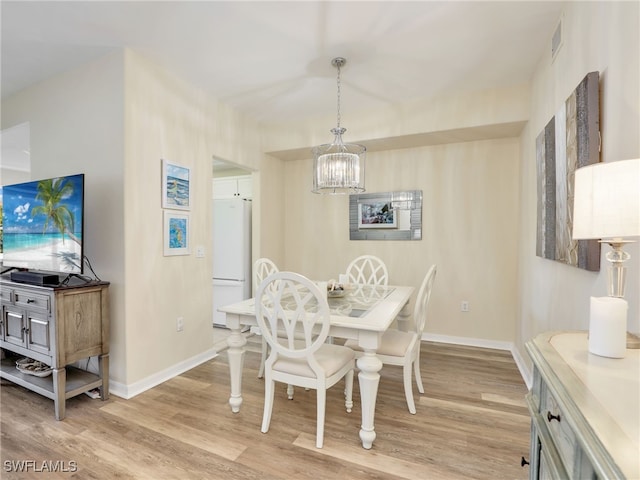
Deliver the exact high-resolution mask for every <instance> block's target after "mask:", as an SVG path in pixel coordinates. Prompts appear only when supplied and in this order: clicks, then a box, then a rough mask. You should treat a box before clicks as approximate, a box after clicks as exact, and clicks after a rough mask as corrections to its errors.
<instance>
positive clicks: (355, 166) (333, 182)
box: [311, 57, 367, 195]
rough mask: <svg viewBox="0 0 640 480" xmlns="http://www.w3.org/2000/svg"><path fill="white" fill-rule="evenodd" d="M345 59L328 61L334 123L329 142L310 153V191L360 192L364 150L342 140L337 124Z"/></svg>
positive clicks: (362, 183)
mask: <svg viewBox="0 0 640 480" xmlns="http://www.w3.org/2000/svg"><path fill="white" fill-rule="evenodd" d="M346 62H347V61H346V60H345V59H344V58H342V57H336V58H334V59H333V60H331V65H333V66H334V67H336V68H337V69H338V81H337V84H338V122H337V126H336V128H332V129H331V133H333V135H334V139H333V142H332V143H330V144H329V143H325V144H324V145H320V146H317V147H314V148H313V149H312V150H311V153H312V154H313V190H312V192H313V193H325V194H332V195H335V194H348V193H361V192H364V157H365V153H366V151H367V149H366V148H365V147H364V146H362V145H355V144H349V143H344V142H343V141H342V134H343V133H344V132H346V129H345V128H342V127H340V68H341V67H342V66H344V64H345V63H346Z"/></svg>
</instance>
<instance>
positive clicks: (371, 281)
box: [346, 255, 389, 285]
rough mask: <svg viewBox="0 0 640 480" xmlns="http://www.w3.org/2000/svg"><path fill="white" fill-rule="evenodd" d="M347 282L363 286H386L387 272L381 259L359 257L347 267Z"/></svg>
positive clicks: (371, 256)
mask: <svg viewBox="0 0 640 480" xmlns="http://www.w3.org/2000/svg"><path fill="white" fill-rule="evenodd" d="M346 274H347V280H348V282H349V283H355V284H365V285H387V284H388V283H389V272H388V271H387V266H386V265H385V263H384V262H383V261H382V259H380V258H378V257H376V256H375V255H361V256H359V257H357V258H355V259H353V261H352V262H351V263H350V264H349V266H348V267H347V272H346Z"/></svg>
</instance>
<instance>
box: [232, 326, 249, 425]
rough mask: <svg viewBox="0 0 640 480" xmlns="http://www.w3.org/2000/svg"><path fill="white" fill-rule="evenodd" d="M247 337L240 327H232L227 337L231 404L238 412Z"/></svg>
mask: <svg viewBox="0 0 640 480" xmlns="http://www.w3.org/2000/svg"><path fill="white" fill-rule="evenodd" d="M246 343H247V339H246V338H245V337H244V335H242V333H241V332H240V328H232V329H231V335H229V337H228V338H227V345H229V349H228V350H227V356H228V358H229V374H230V376H231V397H230V398H229V405H231V411H232V412H233V413H238V412H239V411H240V405H242V367H243V365H244V346H245V345H246Z"/></svg>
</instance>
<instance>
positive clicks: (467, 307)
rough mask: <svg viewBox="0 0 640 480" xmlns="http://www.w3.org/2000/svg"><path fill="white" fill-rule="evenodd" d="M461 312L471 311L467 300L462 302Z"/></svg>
mask: <svg viewBox="0 0 640 480" xmlns="http://www.w3.org/2000/svg"><path fill="white" fill-rule="evenodd" d="M460 311H461V312H468V311H469V302H468V301H467V300H463V301H462V302H460Z"/></svg>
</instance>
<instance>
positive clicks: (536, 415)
mask: <svg viewBox="0 0 640 480" xmlns="http://www.w3.org/2000/svg"><path fill="white" fill-rule="evenodd" d="M526 349H527V352H528V353H529V355H530V356H531V359H532V361H533V368H534V370H533V385H532V388H531V390H530V392H529V393H528V394H527V405H528V408H529V411H530V414H531V452H530V456H531V458H530V470H529V471H530V478H531V479H553V480H556V479H580V480H583V479H607V480H613V479H629V480H636V479H639V478H640V350H637V349H633V350H629V349H628V350H627V354H626V356H625V358H622V359H612V358H605V357H599V356H597V355H593V354H591V353H589V351H588V341H587V333H586V332H550V333H545V334H541V335H539V336H537V337H536V338H535V339H533V340H532V341H530V342H528V343H527V344H526Z"/></svg>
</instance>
